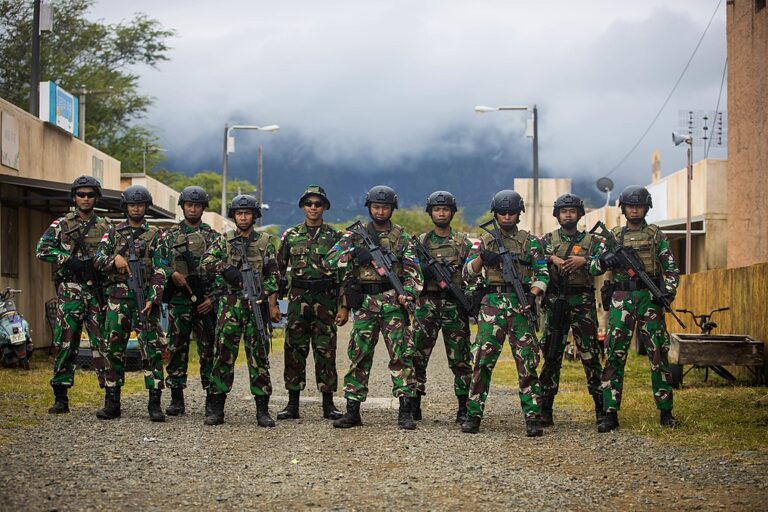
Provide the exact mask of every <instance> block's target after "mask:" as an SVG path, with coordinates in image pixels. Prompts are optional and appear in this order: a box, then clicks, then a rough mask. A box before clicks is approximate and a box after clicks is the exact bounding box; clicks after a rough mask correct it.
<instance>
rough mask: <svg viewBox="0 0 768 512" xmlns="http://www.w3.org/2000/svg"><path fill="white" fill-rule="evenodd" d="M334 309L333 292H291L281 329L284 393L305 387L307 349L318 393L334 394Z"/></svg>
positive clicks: (298, 289) (335, 306) (298, 290)
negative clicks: (313, 369)
mask: <svg viewBox="0 0 768 512" xmlns="http://www.w3.org/2000/svg"><path fill="white" fill-rule="evenodd" d="M336 308H337V300H336V290H332V291H329V292H320V293H312V292H309V291H307V290H304V289H302V288H291V293H290V297H289V302H288V319H287V324H286V329H285V373H284V376H285V388H286V389H288V390H292V391H296V390H302V389H304V388H305V387H306V385H307V382H306V381H307V357H308V356H309V348H310V345H311V347H312V357H313V359H314V360H315V380H316V381H317V389H318V391H320V392H321V393H332V392H334V391H336V388H337V387H338V380H339V378H338V374H337V373H336V324H335V320H336Z"/></svg>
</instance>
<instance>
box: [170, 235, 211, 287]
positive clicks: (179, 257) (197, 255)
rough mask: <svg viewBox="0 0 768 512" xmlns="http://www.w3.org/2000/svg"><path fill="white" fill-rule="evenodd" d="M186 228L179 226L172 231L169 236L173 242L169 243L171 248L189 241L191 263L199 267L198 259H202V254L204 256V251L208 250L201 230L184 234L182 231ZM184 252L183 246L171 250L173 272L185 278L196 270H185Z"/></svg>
mask: <svg viewBox="0 0 768 512" xmlns="http://www.w3.org/2000/svg"><path fill="white" fill-rule="evenodd" d="M185 229H186V227H184V226H179V227H178V228H176V229H175V230H174V231H171V232H170V233H169V234H170V235H171V236H173V240H172V241H171V247H173V246H175V245H178V244H183V243H184V242H185V240H187V239H188V240H189V252H190V253H191V254H192V261H194V262H195V264H196V265H197V267H199V266H200V259H201V258H202V257H203V254H205V251H206V250H207V249H208V242H207V241H206V239H205V235H204V234H203V228H202V227H201V228H199V229H196V230H195V231H192V232H190V233H187V234H186V235H185V234H184V230H185ZM184 251H186V247H185V246H184V245H181V246H179V247H176V248H175V249H172V254H173V270H175V271H176V272H179V273H181V274H184V275H185V276H187V275H189V274H190V272H194V271H196V270H197V268H194V269H189V268H187V262H186V261H185V260H184V256H183V254H184Z"/></svg>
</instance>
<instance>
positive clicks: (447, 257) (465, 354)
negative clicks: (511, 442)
mask: <svg viewBox="0 0 768 512" xmlns="http://www.w3.org/2000/svg"><path fill="white" fill-rule="evenodd" d="M425 210H426V212H427V213H428V214H429V216H430V218H431V219H432V223H433V224H434V225H435V227H434V229H433V230H431V231H429V232H427V233H424V234H422V235H421V236H419V241H420V242H421V243H422V245H424V247H425V248H426V249H427V250H428V251H429V253H430V255H432V257H433V258H435V259H436V260H437V261H439V262H442V263H446V264H448V265H450V266H451V267H453V268H454V269H456V272H455V273H454V274H453V275H452V277H453V284H454V285H455V286H456V287H457V288H458V289H459V290H463V289H464V288H465V287H464V283H463V280H462V276H461V274H462V273H461V269H462V267H463V266H464V264H465V263H466V262H467V259H468V257H469V253H470V251H471V250H472V241H471V240H470V239H469V238H468V237H467V235H466V234H464V233H460V232H458V231H455V230H454V229H453V228H451V221H452V220H453V216H454V214H455V213H456V211H457V207H456V198H454V196H453V194H451V193H450V192H446V191H443V190H438V191H436V192H432V193H431V194H430V195H429V197H428V198H427V205H426V208H425ZM421 265H422V272H423V273H424V290H423V291H422V292H421V296H420V297H419V298H418V300H417V301H416V304H417V309H416V317H417V318H418V319H419V320H420V322H421V325H422V326H423V328H421V329H413V331H412V332H413V366H414V370H415V373H416V382H417V387H416V389H417V392H418V394H417V395H416V409H415V411H414V416H415V419H416V420H420V419H421V397H422V395H425V394H426V384H427V365H428V364H429V357H430V355H431V354H432V349H433V348H434V347H435V342H436V341H437V334H438V332H439V331H440V330H442V332H443V340H444V341H445V352H446V354H447V356H448V366H449V367H450V369H451V371H452V372H453V375H454V379H453V391H454V393H455V394H456V398H457V399H458V402H459V407H458V411H457V412H456V422H457V423H463V422H464V421H466V420H467V396H468V395H469V382H470V380H471V379H472V366H471V363H470V359H471V354H470V341H469V312H468V311H465V310H464V309H463V308H462V307H461V306H460V305H459V304H458V303H457V302H456V299H455V298H454V296H453V295H451V293H450V292H449V291H447V290H443V289H441V288H440V287H439V286H438V283H437V281H436V279H435V277H434V276H433V275H432V274H431V273H430V272H429V269H427V268H425V267H424V261H421Z"/></svg>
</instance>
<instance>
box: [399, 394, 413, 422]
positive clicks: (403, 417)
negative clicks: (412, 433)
mask: <svg viewBox="0 0 768 512" xmlns="http://www.w3.org/2000/svg"><path fill="white" fill-rule="evenodd" d="M415 401H416V399H415V398H411V397H407V396H401V397H400V410H399V412H398V413H397V426H398V427H400V428H402V429H405V430H413V429H415V428H416V421H415V420H414V419H413V403H414V402H415Z"/></svg>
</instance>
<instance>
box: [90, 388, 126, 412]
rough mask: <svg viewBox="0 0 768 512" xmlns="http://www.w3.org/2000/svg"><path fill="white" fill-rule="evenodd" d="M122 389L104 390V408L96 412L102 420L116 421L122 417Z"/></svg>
mask: <svg viewBox="0 0 768 512" xmlns="http://www.w3.org/2000/svg"><path fill="white" fill-rule="evenodd" d="M120 389H121V388H119V387H117V386H109V387H107V388H105V390H104V408H103V409H99V410H98V411H96V417H97V418H99V419H100V420H114V419H117V418H119V417H120Z"/></svg>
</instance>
